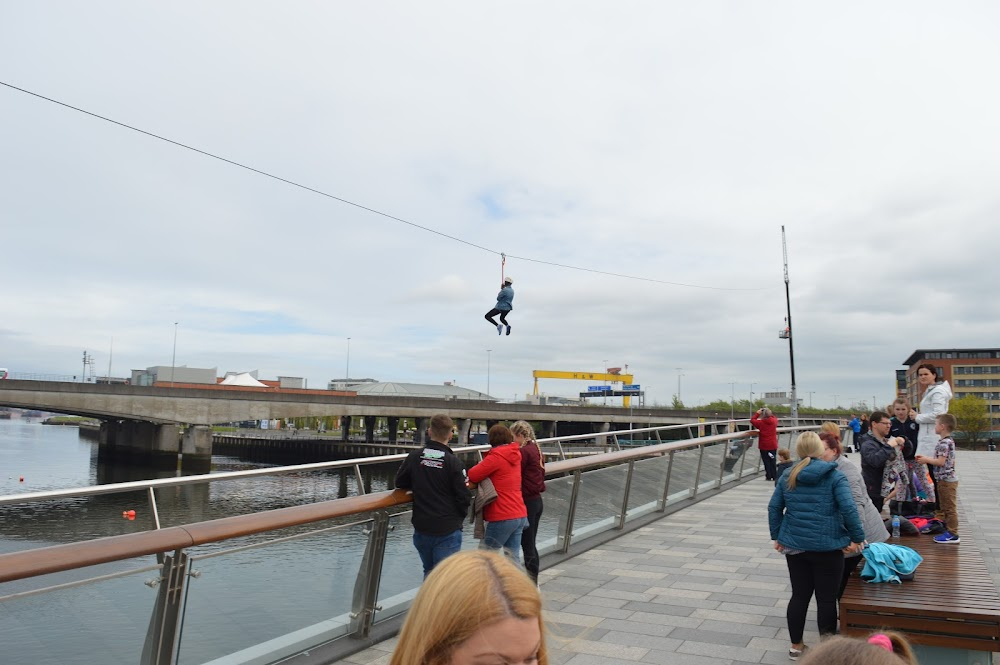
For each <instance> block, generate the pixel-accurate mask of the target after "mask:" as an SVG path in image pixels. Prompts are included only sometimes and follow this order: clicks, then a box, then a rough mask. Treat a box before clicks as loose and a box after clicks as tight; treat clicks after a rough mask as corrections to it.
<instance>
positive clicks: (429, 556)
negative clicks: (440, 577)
mask: <svg viewBox="0 0 1000 665" xmlns="http://www.w3.org/2000/svg"><path fill="white" fill-rule="evenodd" d="M413 546H414V547H415V548H417V554H419V555H420V562H421V563H423V564H424V577H427V576H428V575H430V574H431V571H432V570H434V566H436V565H438V564H439V563H441V562H442V561H444V560H445V559H446V558H447V557H449V556H451V555H452V554H455V553H456V552H458V551H459V550H460V549H462V530H461V529H459V530H457V531H452V532H451V533H449V534H445V535H443V536H432V535H430V534H427V533H420V532H419V531H417V530H415V529H414V531H413Z"/></svg>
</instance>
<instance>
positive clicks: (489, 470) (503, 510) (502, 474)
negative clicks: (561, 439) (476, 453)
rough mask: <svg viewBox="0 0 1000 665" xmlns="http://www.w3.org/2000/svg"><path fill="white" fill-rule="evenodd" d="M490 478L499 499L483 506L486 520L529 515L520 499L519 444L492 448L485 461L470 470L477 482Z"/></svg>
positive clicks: (471, 478) (498, 520)
mask: <svg viewBox="0 0 1000 665" xmlns="http://www.w3.org/2000/svg"><path fill="white" fill-rule="evenodd" d="M486 478H489V479H490V480H492V481H493V487H494V488H495V489H496V491H497V500H496V501H494V502H492V503H489V504H487V505H486V508H484V509H483V519H485V520H486V521H487V522H501V521H503V520H516V519H517V518H519V517H527V516H528V509H527V508H525V506H524V499H522V498H521V449H520V446H518V445H517V443H508V444H506V445H503V446H497V447H496V448H493V449H492V450H490V451H489V452H488V453H486V456H485V457H483V461H482V462H480V463H479V464H477V465H476V466H474V467H472V468H471V469H469V480H471V481H472V482H474V483H478V482H481V481H482V480H484V479H486Z"/></svg>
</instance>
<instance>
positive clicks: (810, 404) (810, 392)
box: [809, 390, 816, 409]
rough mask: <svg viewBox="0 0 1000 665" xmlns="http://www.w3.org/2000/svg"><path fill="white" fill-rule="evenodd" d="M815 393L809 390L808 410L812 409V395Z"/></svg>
mask: <svg viewBox="0 0 1000 665" xmlns="http://www.w3.org/2000/svg"><path fill="white" fill-rule="evenodd" d="M815 392H816V391H815V390H810V391H809V408H810V409H811V408H813V394H814V393H815Z"/></svg>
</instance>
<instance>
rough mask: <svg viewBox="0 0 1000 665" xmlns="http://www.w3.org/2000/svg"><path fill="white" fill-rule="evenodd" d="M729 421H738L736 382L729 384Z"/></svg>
mask: <svg viewBox="0 0 1000 665" xmlns="http://www.w3.org/2000/svg"><path fill="white" fill-rule="evenodd" d="M729 419H730V420H736V382H735V381H730V382H729Z"/></svg>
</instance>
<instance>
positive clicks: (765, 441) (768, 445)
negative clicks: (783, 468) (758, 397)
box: [750, 406, 778, 483]
mask: <svg viewBox="0 0 1000 665" xmlns="http://www.w3.org/2000/svg"><path fill="white" fill-rule="evenodd" d="M750 424H751V425H753V426H754V428H755V429H756V430H758V431H759V432H760V434H758V435H757V448H758V449H759V450H760V459H761V462H763V464H764V477H765V478H766V479H767V480H773V481H774V482H775V483H777V482H778V462H777V460H776V459H775V455H777V454H778V419H777V418H776V417H775V415H774V414H773V413H771V409H769V408H767V407H766V406H765V407H763V408H760V409H758V410H757V412H756V413H754V414H753V416H751V417H750Z"/></svg>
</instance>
